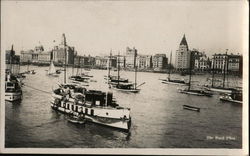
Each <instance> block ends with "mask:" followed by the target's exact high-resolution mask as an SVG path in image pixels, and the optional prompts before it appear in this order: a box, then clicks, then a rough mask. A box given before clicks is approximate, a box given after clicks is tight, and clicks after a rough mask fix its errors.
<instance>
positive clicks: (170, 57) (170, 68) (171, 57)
mask: <svg viewBox="0 0 250 156" xmlns="http://www.w3.org/2000/svg"><path fill="white" fill-rule="evenodd" d="M171 62H172V50H171V53H170V63H169V67H168V68H169V69H168V79H169V80H170V71H171Z"/></svg>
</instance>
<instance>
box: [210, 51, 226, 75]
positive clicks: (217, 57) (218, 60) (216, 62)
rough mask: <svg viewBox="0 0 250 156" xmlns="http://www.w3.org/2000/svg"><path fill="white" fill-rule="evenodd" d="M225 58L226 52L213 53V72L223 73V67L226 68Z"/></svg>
mask: <svg viewBox="0 0 250 156" xmlns="http://www.w3.org/2000/svg"><path fill="white" fill-rule="evenodd" d="M227 59H228V55H227V54H214V55H213V59H212V68H213V70H214V72H218V73H224V68H225V69H227V63H226V60H227ZM225 71H226V70H225Z"/></svg>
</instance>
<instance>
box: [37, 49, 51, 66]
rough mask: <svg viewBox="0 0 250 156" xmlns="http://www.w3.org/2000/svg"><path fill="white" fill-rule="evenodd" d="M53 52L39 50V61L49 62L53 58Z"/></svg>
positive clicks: (42, 62)
mask: <svg viewBox="0 0 250 156" xmlns="http://www.w3.org/2000/svg"><path fill="white" fill-rule="evenodd" d="M51 53H52V51H46V52H45V51H44V52H39V53H38V58H37V60H38V63H41V64H49V63H50V60H51Z"/></svg>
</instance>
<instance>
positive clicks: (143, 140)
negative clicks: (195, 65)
mask: <svg viewBox="0 0 250 156" xmlns="http://www.w3.org/2000/svg"><path fill="white" fill-rule="evenodd" d="M26 69H27V67H24V66H22V67H21V70H23V71H24V70H26ZM30 69H35V70H36V71H37V73H36V74H35V75H27V77H26V79H25V80H24V83H25V85H27V86H24V87H23V100H22V101H21V102H19V103H18V102H16V103H9V102H5V117H6V120H5V147H41V148H42V147H46V148H56V147H59V148H61V147H71V148H74V147H78V148H79V147H80V148H82V147H88V148H93V147H95V148H99V147H100V148H103V147H108V148H112V147H125V148H126V147H130V148H131V147H134V148H241V147H242V144H241V142H242V135H241V134H242V106H239V105H237V104H232V103H227V102H221V101H220V100H219V95H218V94H217V95H214V96H213V97H198V96H192V95H186V94H180V93H178V92H177V88H179V87H178V86H176V85H167V84H162V83H161V81H160V80H159V78H165V77H166V76H167V75H166V74H158V73H143V72H139V73H138V84H140V83H142V82H146V84H145V85H143V86H142V87H141V92H140V93H138V94H133V93H122V92H119V91H116V90H113V94H114V96H115V98H116V100H117V102H118V103H119V105H121V106H124V107H130V108H131V116H132V127H131V133H130V134H127V133H123V132H120V131H117V130H113V129H111V128H108V127H102V126H100V125H96V124H92V123H87V124H86V125H84V126H83V125H75V124H72V123H69V122H68V121H67V120H66V117H65V115H64V114H61V113H58V112H56V111H54V110H52V109H51V107H50V100H51V95H50V94H48V93H46V92H41V91H38V90H34V89H32V88H30V87H28V86H32V87H34V88H37V89H40V90H43V91H47V92H51V91H52V89H53V88H55V87H56V86H57V85H56V83H58V82H62V80H63V73H61V74H60V77H57V78H55V77H47V76H46V74H45V70H46V69H48V67H36V66H31V67H30ZM75 72H76V69H75ZM71 73H72V69H71V68H69V70H68V74H69V75H70V74H71ZM89 73H90V74H91V75H94V78H93V79H95V80H97V82H90V87H89V88H93V89H100V90H103V91H107V90H108V89H107V86H106V85H105V80H104V79H103V76H104V75H106V74H107V71H105V70H91V71H90V72H89ZM121 75H122V76H124V77H128V78H130V79H131V80H134V73H133V72H121ZM172 76H173V77H179V78H186V79H188V76H185V77H181V76H178V75H172ZM208 76H209V75H195V76H194V77H193V80H194V83H196V84H198V83H204V82H205V81H206V79H207V77H208ZM231 82H232V83H231V85H239V84H240V83H241V80H240V79H238V78H231ZM234 82H237V83H234ZM183 104H187V105H192V106H197V107H200V108H201V111H200V112H194V111H189V110H184V109H183V108H182V105H183ZM209 136H210V137H213V138H214V139H208V138H207V137H209ZM228 136H229V137H231V139H230V138H227V139H226V137H228ZM218 137H224V139H219V138H218Z"/></svg>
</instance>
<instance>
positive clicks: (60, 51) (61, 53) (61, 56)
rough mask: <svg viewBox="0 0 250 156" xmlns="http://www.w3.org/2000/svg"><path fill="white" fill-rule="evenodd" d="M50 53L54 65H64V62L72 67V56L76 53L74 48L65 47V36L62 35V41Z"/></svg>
mask: <svg viewBox="0 0 250 156" xmlns="http://www.w3.org/2000/svg"><path fill="white" fill-rule="evenodd" d="M65 52H66V53H65ZM52 53H53V54H52V57H53V58H52V59H53V61H54V62H55V63H58V64H64V63H65V61H66V64H71V65H73V63H74V56H75V53H76V52H75V48H74V47H70V46H68V45H67V43H66V37H65V34H63V35H62V40H61V43H60V45H59V46H55V47H54V48H53V50H52ZM65 57H66V58H65Z"/></svg>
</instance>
